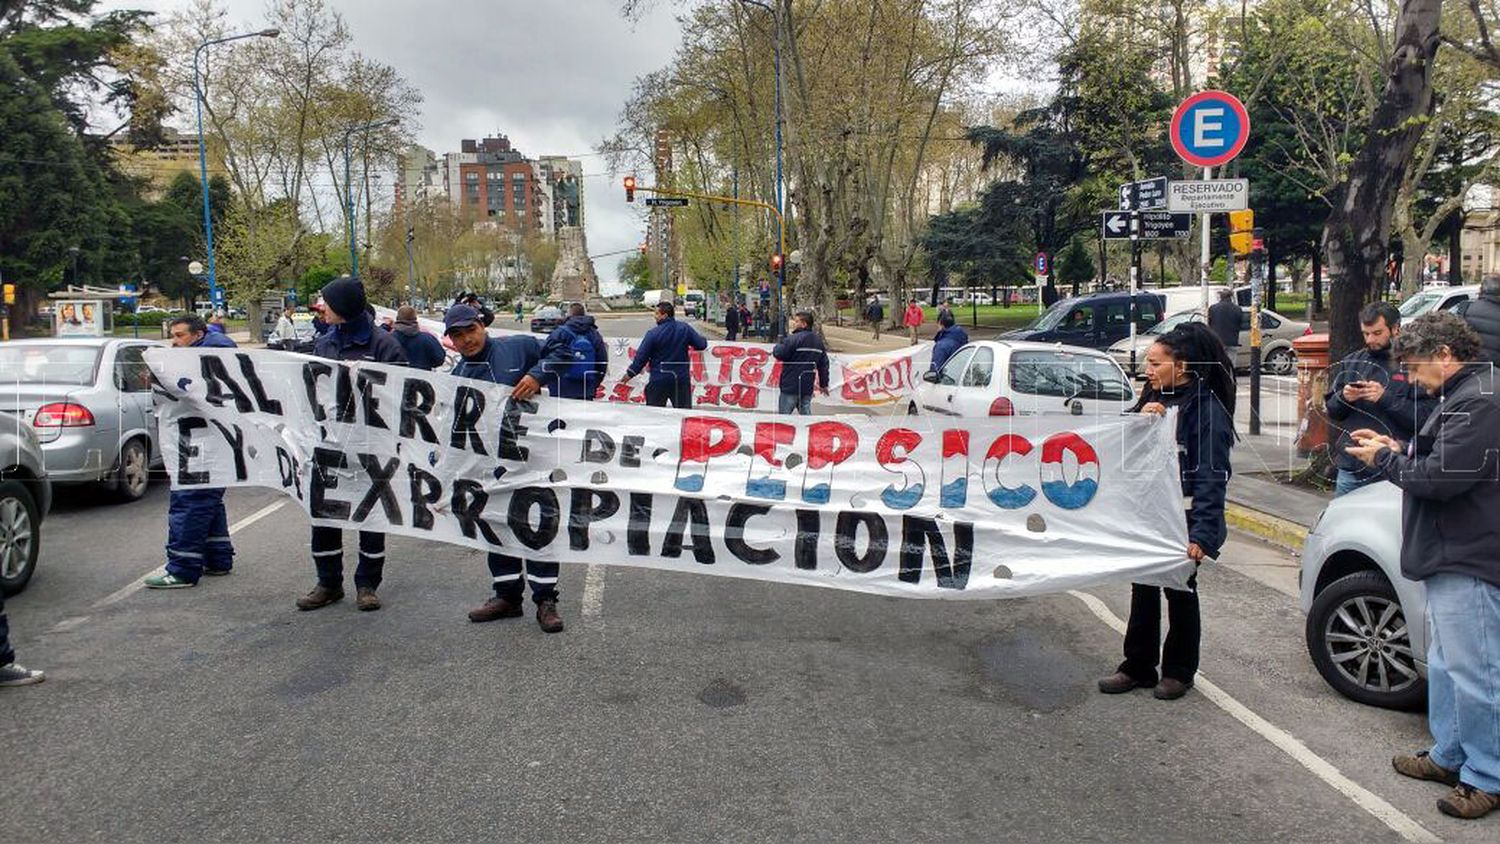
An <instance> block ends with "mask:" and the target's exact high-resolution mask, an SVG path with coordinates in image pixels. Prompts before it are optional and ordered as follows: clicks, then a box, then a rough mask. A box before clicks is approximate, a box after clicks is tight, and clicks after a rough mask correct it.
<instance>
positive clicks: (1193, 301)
mask: <svg viewBox="0 0 1500 844" xmlns="http://www.w3.org/2000/svg"><path fill="white" fill-rule="evenodd" d="M1228 289H1229V287H1227V286H1226V285H1223V284H1210V285H1209V286H1208V304H1209V306H1210V307H1212V306H1213V305H1214V304H1215V303H1217V302H1218V301H1219V292H1220V291H1223V290H1228ZM1151 292H1152V293H1156V294H1158V295H1160V296H1161V297H1162V298H1164V299H1166V300H1167V306H1166V310H1164V311H1163V313H1168V314H1175V313H1179V312H1181V311H1196V310H1201V309H1202V308H1203V288H1202V287H1200V286H1198V285H1196V284H1192V285H1188V284H1184V285H1182V286H1181V287H1163V288H1159V289H1155V290H1152V291H1151Z"/></svg>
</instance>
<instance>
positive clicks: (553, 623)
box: [536, 601, 563, 633]
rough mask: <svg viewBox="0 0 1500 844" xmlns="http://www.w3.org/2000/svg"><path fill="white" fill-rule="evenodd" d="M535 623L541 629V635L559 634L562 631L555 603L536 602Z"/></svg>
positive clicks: (561, 622) (561, 621) (560, 617)
mask: <svg viewBox="0 0 1500 844" xmlns="http://www.w3.org/2000/svg"><path fill="white" fill-rule="evenodd" d="M536 623H537V624H538V625H539V626H540V627H541V628H542V632H543V633H561V632H562V629H563V620H562V616H560V615H558V614H557V602H556V601H538V602H537V604H536Z"/></svg>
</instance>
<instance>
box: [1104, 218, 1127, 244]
mask: <svg viewBox="0 0 1500 844" xmlns="http://www.w3.org/2000/svg"><path fill="white" fill-rule="evenodd" d="M1101 216H1102V217H1103V219H1102V220H1101V221H1100V225H1101V226H1103V228H1104V239H1105V240H1129V239H1130V212H1129V211H1104V212H1102V215H1101Z"/></svg>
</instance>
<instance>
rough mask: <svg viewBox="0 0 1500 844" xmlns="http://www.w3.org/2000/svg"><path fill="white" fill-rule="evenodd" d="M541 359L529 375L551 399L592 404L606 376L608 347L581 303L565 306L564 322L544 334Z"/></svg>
mask: <svg viewBox="0 0 1500 844" xmlns="http://www.w3.org/2000/svg"><path fill="white" fill-rule="evenodd" d="M541 356H542V360H541V363H539V364H538V365H537V366H536V367H533V368H532V370H531V372H530V375H531V376H532V377H533V378H535V379H536V380H537V382H538V383H541V384H543V385H544V386H546V388H547V392H549V393H551V394H552V396H553V398H559V399H583V400H584V401H593V400H594V397H595V396H596V395H597V394H598V392H599V385H600V384H602V383H604V377H605V376H606V375H607V374H608V373H609V347H608V346H606V345H605V344H604V337H603V335H601V334H600V333H599V329H598V327H597V326H596V325H595V324H594V318H593V317H591V316H589V315H588V314H586V313H584V309H583V303H582V302H574V303H573V304H571V305H569V306H568V319H567V321H566V322H564V323H563V324H562V325H559V326H558V327H557V328H554V329H552V333H551V334H549V335H547V339H546V340H545V341H543V343H542V353H541Z"/></svg>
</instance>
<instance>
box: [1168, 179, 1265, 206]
mask: <svg viewBox="0 0 1500 844" xmlns="http://www.w3.org/2000/svg"><path fill="white" fill-rule="evenodd" d="M1249 207H1250V180H1249V179H1203V180H1199V181H1194V182H1173V183H1172V184H1170V185H1168V186H1167V210H1168V211H1174V212H1178V213H1186V214H1219V213H1222V212H1225V211H1244V210H1245V209H1246V208H1249Z"/></svg>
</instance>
